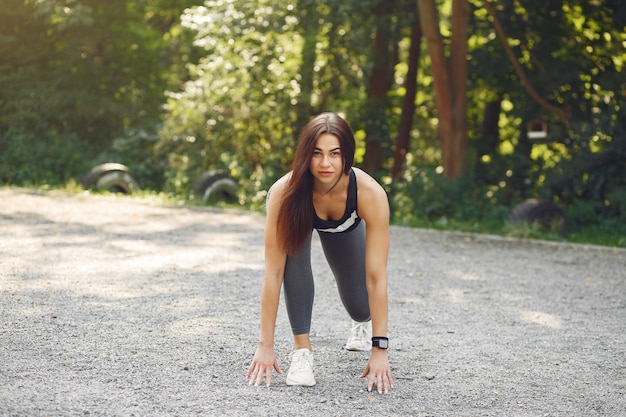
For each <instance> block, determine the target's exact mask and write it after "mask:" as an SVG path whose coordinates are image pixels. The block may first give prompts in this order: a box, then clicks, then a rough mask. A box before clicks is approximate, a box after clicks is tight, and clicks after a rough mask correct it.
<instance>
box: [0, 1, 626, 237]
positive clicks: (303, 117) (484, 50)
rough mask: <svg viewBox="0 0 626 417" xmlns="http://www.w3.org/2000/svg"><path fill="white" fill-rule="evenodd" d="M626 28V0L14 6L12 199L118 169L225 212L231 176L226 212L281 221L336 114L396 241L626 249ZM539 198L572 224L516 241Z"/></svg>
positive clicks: (5, 126) (0, 157)
mask: <svg viewBox="0 0 626 417" xmlns="http://www.w3.org/2000/svg"><path fill="white" fill-rule="evenodd" d="M625 29H626V5H625V4H624V1H623V0H606V1H601V0H547V1H543V2H534V1H529V0H527V1H520V0H501V1H497V2H496V1H488V0H482V1H481V0H471V1H468V0H446V1H436V0H391V1H385V0H382V1H380V0H341V1H330V0H329V1H324V2H319V1H311V0H292V1H285V0H272V1H269V0H258V1H252V0H230V1H229V0H215V1H192V0H186V1H183V0H144V1H121V0H110V1H107V2H102V1H99V0H0V184H3V185H9V186H26V187H36V188H40V189H48V188H64V189H68V190H72V191H76V192H80V191H82V189H83V186H84V179H85V176H86V175H87V174H88V173H89V172H90V170H91V169H92V168H93V167H96V166H101V164H103V163H110V162H115V163H119V164H123V166H124V167H127V168H128V169H129V171H130V173H132V178H134V179H136V182H137V187H136V190H135V191H136V192H137V193H138V194H139V195H141V194H142V193H143V194H149V195H155V194H156V195H159V196H160V197H161V198H164V199H167V200H169V201H175V202H177V203H184V204H207V203H206V202H205V201H203V199H202V198H201V196H199V195H198V193H197V190H196V192H194V186H193V185H194V183H195V182H196V181H197V180H198V178H200V177H202V175H203V174H205V173H207V172H214V171H219V172H222V173H224V174H225V175H226V176H228V177H229V178H232V179H233V180H234V181H236V183H237V189H236V193H235V195H234V196H232V197H233V198H232V199H231V201H229V202H227V203H225V202H223V201H219V202H213V203H211V204H219V205H225V204H227V205H229V206H233V205H234V206H237V207H242V208H246V209H252V210H262V209H263V204H264V198H265V190H267V188H268V187H269V185H270V184H271V183H272V182H273V181H275V180H276V179H277V178H278V177H279V176H281V175H282V174H283V173H284V172H285V171H286V170H288V169H289V162H290V159H291V157H292V155H293V150H294V147H295V143H296V140H297V135H298V132H299V131H300V129H301V127H302V126H303V125H304V123H306V122H307V121H308V120H309V119H310V118H311V116H312V115H314V114H317V113H319V112H322V111H335V112H338V113H340V114H342V115H343V116H345V117H346V119H347V120H348V121H349V122H350V124H351V125H352V127H353V129H354V131H355V134H356V137H357V141H358V149H357V165H358V166H360V167H362V168H364V169H365V170H367V171H368V172H370V173H372V174H373V175H374V176H375V177H376V178H377V179H378V180H379V181H380V182H381V183H382V184H383V185H384V187H385V188H386V189H387V192H388V193H389V199H390V203H391V208H392V221H393V223H394V224H398V225H407V226H417V227H428V228H437V229H456V230H463V231H470V232H488V233H497V234H505V235H509V236H521V237H532V238H537V237H538V238H542V239H553V240H569V241H573V242H587V243H597V244H605V245H613V246H626V237H624V236H626V107H625V101H626V77H624V73H623V72H624V71H623V70H624V61H625V60H626V30H625ZM129 175H130V174H129ZM531 198H535V199H543V200H545V201H547V202H549V203H550V205H547V206H545V207H549V208H550V210H552V211H550V210H547V211H546V212H545V213H544V214H546V213H547V214H550V213H552V214H553V213H554V210H557V212H558V215H559V216H561V217H562V220H563V221H562V222H559V223H558V225H555V223H554V222H548V223H545V226H546V227H541V226H538V225H537V224H535V223H522V224H515V225H511V224H510V222H508V221H507V220H508V217H509V214H510V213H511V210H513V209H514V208H515V207H516V206H518V205H519V204H520V203H522V202H524V201H526V200H527V199H531ZM540 214H541V213H539V215H540ZM552 214H550V215H552ZM563 224H566V227H565V228H563V227H561V226H562V225H563Z"/></svg>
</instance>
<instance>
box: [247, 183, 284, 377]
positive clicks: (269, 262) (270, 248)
mask: <svg viewBox="0 0 626 417" xmlns="http://www.w3.org/2000/svg"><path fill="white" fill-rule="evenodd" d="M284 181H285V177H283V178H281V179H280V180H278V181H277V182H276V184H274V186H272V188H271V189H270V194H269V195H268V199H267V210H266V224H265V275H264V277H263V285H262V288H261V320H260V322H261V323H260V332H259V345H258V347H257V350H256V353H255V354H254V358H253V359H252V363H251V364H250V367H249V368H248V372H247V373H246V378H247V379H249V381H250V384H253V383H254V384H255V385H260V384H261V383H262V381H263V376H265V381H266V384H267V386H270V384H271V382H272V369H275V370H276V372H278V373H282V371H281V369H280V366H279V365H278V362H277V360H276V355H275V352H274V329H275V327H276V316H277V314H278V303H279V301H280V290H281V287H282V283H283V276H284V270H285V261H286V254H285V253H284V252H283V251H281V250H280V248H279V245H278V241H277V237H276V219H277V218H278V208H279V204H280V200H281V197H282V191H283V186H284Z"/></svg>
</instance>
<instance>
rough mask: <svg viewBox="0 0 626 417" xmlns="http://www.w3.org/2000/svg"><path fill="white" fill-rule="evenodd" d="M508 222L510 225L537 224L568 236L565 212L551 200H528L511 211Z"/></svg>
mask: <svg viewBox="0 0 626 417" xmlns="http://www.w3.org/2000/svg"><path fill="white" fill-rule="evenodd" d="M508 220H509V223H520V222H528V223H537V224H538V225H540V226H541V227H543V228H545V229H548V230H552V231H555V232H557V233H559V234H561V235H565V234H567V226H566V222H565V216H564V214H563V211H562V210H561V209H560V208H559V206H557V205H556V204H554V203H553V202H551V201H550V200H545V199H534V198H531V199H528V200H526V201H524V202H522V203H520V204H519V205H517V206H516V207H515V208H514V209H513V210H512V211H511V213H510V214H509V219H508Z"/></svg>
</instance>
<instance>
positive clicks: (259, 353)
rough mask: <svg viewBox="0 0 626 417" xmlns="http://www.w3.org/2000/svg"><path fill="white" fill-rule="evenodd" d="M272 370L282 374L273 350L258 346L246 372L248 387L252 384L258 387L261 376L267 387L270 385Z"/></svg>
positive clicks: (261, 380)
mask: <svg viewBox="0 0 626 417" xmlns="http://www.w3.org/2000/svg"><path fill="white" fill-rule="evenodd" d="M272 370H276V372H278V373H279V374H282V373H283V371H282V370H281V369H280V366H279V365H278V362H277V361H276V354H275V353H274V348H273V347H271V348H264V347H261V346H259V347H258V348H257V350H256V353H255V354H254V358H252V363H251V364H250V367H249V368H248V372H246V379H247V380H248V381H249V382H248V383H249V384H250V385H252V384H254V386H256V387H258V386H259V385H261V383H262V382H263V376H264V375H265V382H266V384H267V386H268V387H269V386H270V384H271V383H272Z"/></svg>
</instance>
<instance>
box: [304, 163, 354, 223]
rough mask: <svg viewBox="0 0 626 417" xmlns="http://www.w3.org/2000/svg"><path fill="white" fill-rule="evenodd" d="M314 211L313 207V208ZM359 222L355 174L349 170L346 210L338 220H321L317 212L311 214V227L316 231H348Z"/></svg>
mask: <svg viewBox="0 0 626 417" xmlns="http://www.w3.org/2000/svg"><path fill="white" fill-rule="evenodd" d="M313 212H314V213H315V209H313ZM360 222H361V218H360V217H359V213H358V211H357V187H356V174H355V173H354V170H352V169H351V170H350V182H349V183H348V198H347V199H346V211H345V212H344V213H343V216H342V217H341V219H339V220H322V219H320V218H319V216H318V215H317V213H315V214H314V216H313V228H314V229H316V230H317V231H318V232H325V233H342V232H349V231H351V230H352V229H354V228H355V227H357V226H358V224H359V223H360Z"/></svg>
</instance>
